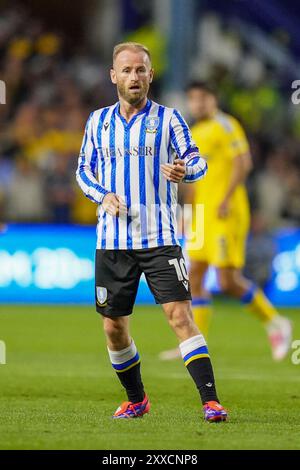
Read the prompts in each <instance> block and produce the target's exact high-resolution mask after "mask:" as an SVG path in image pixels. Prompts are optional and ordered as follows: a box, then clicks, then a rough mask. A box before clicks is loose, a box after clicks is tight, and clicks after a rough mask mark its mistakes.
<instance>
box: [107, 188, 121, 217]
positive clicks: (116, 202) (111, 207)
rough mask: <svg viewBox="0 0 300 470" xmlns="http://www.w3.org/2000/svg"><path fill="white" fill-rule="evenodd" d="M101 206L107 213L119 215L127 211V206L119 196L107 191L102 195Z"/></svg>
mask: <svg viewBox="0 0 300 470" xmlns="http://www.w3.org/2000/svg"><path fill="white" fill-rule="evenodd" d="M102 207H103V209H104V211H105V212H107V213H108V214H109V215H112V216H116V217H119V216H120V215H121V214H126V213H127V207H126V205H125V203H124V201H123V200H122V198H121V197H120V196H118V195H117V194H114V193H108V194H106V195H105V196H104V198H103V201H102Z"/></svg>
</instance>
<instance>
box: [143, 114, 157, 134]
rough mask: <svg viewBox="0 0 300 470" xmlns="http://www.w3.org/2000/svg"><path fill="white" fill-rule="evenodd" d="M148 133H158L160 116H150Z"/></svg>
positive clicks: (147, 121) (147, 126) (147, 120)
mask: <svg viewBox="0 0 300 470" xmlns="http://www.w3.org/2000/svg"><path fill="white" fill-rule="evenodd" d="M145 125H146V132H156V131H157V128H158V125H159V117H158V116H148V117H147V118H146V123H145Z"/></svg>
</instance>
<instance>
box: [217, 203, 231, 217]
mask: <svg viewBox="0 0 300 470" xmlns="http://www.w3.org/2000/svg"><path fill="white" fill-rule="evenodd" d="M228 214H229V201H228V200H227V199H224V201H222V202H221V204H220V205H219V207H218V218H219V219H226V217H228Z"/></svg>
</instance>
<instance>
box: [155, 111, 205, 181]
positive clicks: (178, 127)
mask: <svg viewBox="0 0 300 470" xmlns="http://www.w3.org/2000/svg"><path fill="white" fill-rule="evenodd" d="M169 128H170V141H171V145H172V147H173V149H174V151H175V152H176V154H177V157H178V158H176V159H175V160H174V162H173V163H166V164H163V165H161V170H162V172H163V174H164V176H165V178H166V179H167V180H169V181H172V182H173V183H179V182H180V181H183V182H184V183H193V182H194V181H198V180H200V179H202V178H203V177H204V176H205V174H206V172H207V163H206V161H205V159H204V158H203V157H202V156H201V155H200V152H199V149H198V147H197V146H196V144H195V143H194V142H193V140H192V136H191V132H190V129H189V127H188V125H187V123H186V122H185V120H184V119H183V117H182V116H181V114H180V113H179V112H178V111H177V110H174V111H173V115H172V118H171V121H170V126H169Z"/></svg>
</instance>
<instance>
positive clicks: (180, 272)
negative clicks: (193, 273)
mask: <svg viewBox="0 0 300 470" xmlns="http://www.w3.org/2000/svg"><path fill="white" fill-rule="evenodd" d="M169 264H170V265H172V266H174V268H175V270H176V274H177V277H178V281H188V280H189V275H188V272H187V269H186V266H185V262H184V259H183V258H180V260H178V259H177V258H174V259H170V260H169Z"/></svg>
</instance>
